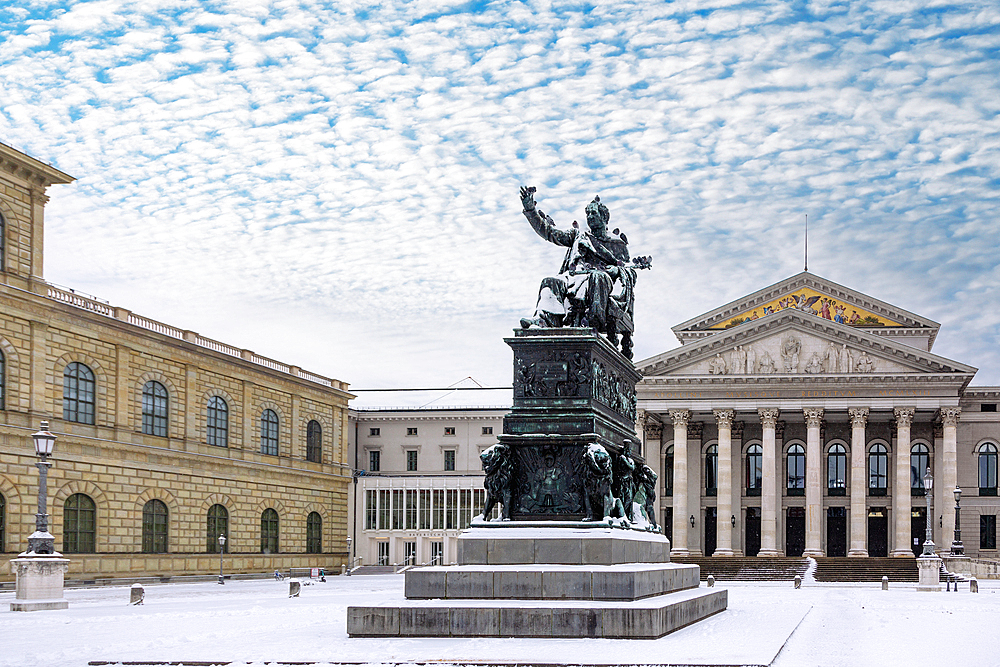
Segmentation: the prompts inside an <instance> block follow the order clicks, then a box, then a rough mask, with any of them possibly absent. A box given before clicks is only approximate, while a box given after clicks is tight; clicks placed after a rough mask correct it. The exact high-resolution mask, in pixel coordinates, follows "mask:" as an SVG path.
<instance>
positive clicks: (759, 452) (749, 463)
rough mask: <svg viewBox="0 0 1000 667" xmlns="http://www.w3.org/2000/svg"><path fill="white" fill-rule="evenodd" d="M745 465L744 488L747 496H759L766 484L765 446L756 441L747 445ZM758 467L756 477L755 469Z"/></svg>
mask: <svg viewBox="0 0 1000 667" xmlns="http://www.w3.org/2000/svg"><path fill="white" fill-rule="evenodd" d="M745 458H746V463H745V464H744V466H743V471H744V472H743V488H744V489H745V490H746V495H747V496H759V495H760V493H761V489H762V488H763V485H764V448H763V447H761V446H760V445H759V444H757V443H754V444H752V445H750V446H749V447H747V453H746V457H745ZM755 468H756V472H757V475H756V478H755V477H754V475H753V474H752V473H753V470H754V469H755Z"/></svg>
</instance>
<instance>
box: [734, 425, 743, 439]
mask: <svg viewBox="0 0 1000 667" xmlns="http://www.w3.org/2000/svg"><path fill="white" fill-rule="evenodd" d="M733 440H743V422H741V421H734V422H733Z"/></svg>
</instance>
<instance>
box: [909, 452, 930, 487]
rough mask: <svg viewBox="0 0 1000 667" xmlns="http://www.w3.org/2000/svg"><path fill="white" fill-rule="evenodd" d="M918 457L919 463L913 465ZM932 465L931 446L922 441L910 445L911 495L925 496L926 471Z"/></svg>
mask: <svg viewBox="0 0 1000 667" xmlns="http://www.w3.org/2000/svg"><path fill="white" fill-rule="evenodd" d="M914 459H916V461H917V465H916V466H914V465H913V461H914ZM930 466H931V448H930V447H928V446H927V445H925V444H924V443H922V442H918V443H915V444H914V445H912V446H911V447H910V495H911V496H924V495H925V494H926V493H927V491H926V490H925V489H924V472H925V471H926V470H927V468H929V467H930Z"/></svg>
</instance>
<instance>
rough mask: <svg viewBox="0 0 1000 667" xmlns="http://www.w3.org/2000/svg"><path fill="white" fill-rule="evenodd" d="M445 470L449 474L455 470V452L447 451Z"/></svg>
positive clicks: (445, 453) (452, 450) (445, 454)
mask: <svg viewBox="0 0 1000 667" xmlns="http://www.w3.org/2000/svg"><path fill="white" fill-rule="evenodd" d="M444 469H445V470H446V471H448V472H451V471H453V470H455V450H454V449H446V450H445V452H444Z"/></svg>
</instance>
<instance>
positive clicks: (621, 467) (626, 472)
mask: <svg viewBox="0 0 1000 667" xmlns="http://www.w3.org/2000/svg"><path fill="white" fill-rule="evenodd" d="M614 471H615V477H614V481H613V482H612V493H614V496H615V498H617V499H618V500H620V501H621V504H622V507H623V508H624V509H625V515H624V516H625V519H626V520H628V521H630V522H631V521H633V520H634V519H633V515H632V510H633V509H634V508H633V507H632V503H633V502H634V500H635V479H634V474H635V461H634V460H633V459H632V452H631V445H630V444H629V442H628V440H626V441H625V444H624V445H623V446H622V453H621V454H619V455H618V456H617V457H615V462H614Z"/></svg>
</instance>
